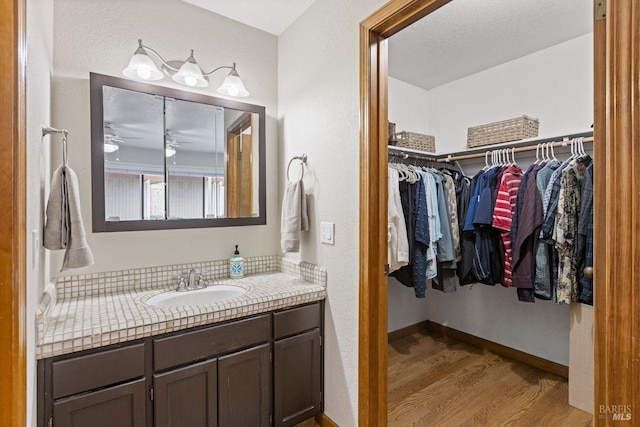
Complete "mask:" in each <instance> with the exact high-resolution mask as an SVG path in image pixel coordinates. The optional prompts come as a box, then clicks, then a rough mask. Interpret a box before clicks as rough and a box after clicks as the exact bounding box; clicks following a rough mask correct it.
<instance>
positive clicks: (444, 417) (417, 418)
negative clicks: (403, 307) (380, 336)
mask: <svg viewBox="0 0 640 427" xmlns="http://www.w3.org/2000/svg"><path fill="white" fill-rule="evenodd" d="M388 373H389V388H388V393H389V394H388V397H389V412H388V425H389V426H398V427H399V426H402V427H404V426H428V427H432V426H435V427H449V426H491V427H497V426H517V427H521V426H532V427H533V426H536V427H537V426H553V427H560V426H567V427H573V426H591V425H592V420H591V415H590V414H588V413H586V412H583V411H580V410H579V409H575V408H573V407H571V406H569V404H568V403H567V401H568V388H567V382H566V380H564V379H563V378H561V377H558V376H556V375H553V374H550V373H547V372H545V371H542V370H539V369H536V368H533V367H530V366H528V365H524V364H522V363H519V362H515V361H513V360H510V359H506V358H504V357H501V356H498V355H496V354H493V353H489V352H485V351H483V350H482V349H480V348H477V347H474V346H471V345H469V344H465V343H462V342H459V341H456V340H452V339H448V338H446V337H444V336H442V335H440V334H439V333H435V332H429V331H426V330H425V331H421V332H416V333H414V334H412V335H409V336H405V337H402V338H398V339H395V340H394V341H392V342H390V343H389V368H388Z"/></svg>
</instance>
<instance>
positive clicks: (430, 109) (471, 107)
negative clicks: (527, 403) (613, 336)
mask: <svg viewBox="0 0 640 427" xmlns="http://www.w3.org/2000/svg"><path fill="white" fill-rule="evenodd" d="M388 49H389V82H388V87H389V90H388V99H389V104H388V115H389V121H390V122H392V124H391V125H390V127H389V130H390V146H389V168H388V171H389V179H388V185H389V198H388V203H389V218H388V232H389V233H388V234H389V239H388V240H389V244H388V264H389V265H388V270H389V273H390V274H389V278H388V301H387V303H388V332H389V337H390V338H389V340H390V347H389V379H388V381H389V386H388V390H389V396H392V395H393V393H407V394H406V397H405V401H406V402H411V403H410V404H409V405H410V406H411V407H412V410H411V412H413V413H414V415H411V416H415V413H418V414H422V416H423V418H421V420H422V422H425V423H426V424H419V423H418V424H419V425H449V424H428V422H429V420H436V419H438V418H437V417H438V414H437V412H438V413H439V412H444V413H446V412H447V411H448V410H451V411H454V407H455V405H454V404H453V403H451V402H443V403H441V405H442V406H441V407H439V409H438V410H437V411H435V410H434V409H433V408H429V405H433V404H434V402H435V401H436V400H437V399H436V400H433V398H431V397H429V398H427V399H422V398H421V393H422V394H428V393H431V391H429V384H426V382H425V381H423V382H422V383H420V382H419V381H420V380H418V379H416V380H415V382H414V383H413V384H411V383H408V382H407V381H408V380H406V377H407V375H410V372H411V371H412V370H415V369H425V370H427V371H429V372H427V373H426V374H425V375H426V376H427V377H429V378H431V377H432V376H433V373H434V372H437V370H438V369H444V370H446V369H450V370H451V371H450V372H449V371H447V372H444V371H442V374H441V376H440V377H438V379H437V380H434V381H443V378H444V379H445V380H446V378H449V377H450V378H451V381H465V380H464V378H466V377H468V376H473V375H474V372H476V371H473V370H471V371H469V372H466V371H464V372H463V373H461V371H460V372H458V373H457V374H456V373H455V369H454V368H451V366H455V364H456V363H458V362H459V361H460V360H463V359H464V357H467V356H460V355H457V356H456V355H455V354H454V355H452V353H447V354H446V355H445V354H444V353H434V351H433V348H430V347H429V345H427V344H424V342H422V341H421V340H422V338H421V335H422V336H428V337H427V338H428V340H435V341H433V342H434V343H435V344H433V345H435V346H437V345H439V344H438V342H439V343H440V344H442V341H439V340H440V338H434V336H436V335H437V336H438V337H441V336H443V337H444V338H442V339H444V340H448V339H452V337H453V339H455V340H458V341H466V342H467V344H469V343H471V344H472V345H473V346H476V347H480V348H484V349H485V350H488V351H489V352H495V353H496V354H499V355H501V357H505V358H506V359H507V360H510V361H511V360H513V361H514V362H513V363H515V364H529V365H533V366H534V367H535V369H538V370H540V372H544V375H546V374H547V373H548V372H551V374H550V375H552V377H549V378H554V379H553V381H556V382H557V384H558V385H557V389H556V390H559V389H560V388H562V387H564V386H565V385H566V391H563V392H560V391H558V394H556V395H555V397H554V398H553V400H555V401H560V400H561V401H562V402H561V404H563V405H565V406H566V408H567V410H568V411H569V410H571V411H577V412H575V413H572V414H571V415H567V418H566V419H564V418H558V419H557V422H558V424H555V425H582V424H577V423H578V422H579V421H577V420H582V418H581V417H582V416H583V415H584V419H590V417H591V415H589V414H590V413H592V412H593V410H592V408H593V381H594V365H593V297H592V285H593V280H592V277H591V276H592V272H593V270H592V268H591V267H592V265H593V259H592V258H593V204H594V202H597V201H594V199H593V175H594V173H595V171H597V164H598V159H596V158H594V154H593V147H594V145H595V144H597V143H598V141H594V138H593V123H594V83H593V75H594V71H593V69H594V65H593V64H594V55H593V51H594V47H593V5H592V3H591V2H584V1H580V0H569V1H562V2H554V1H532V0H527V1H525V2H513V1H508V0H487V1H482V2H478V1H475V0H453V1H451V2H449V3H448V4H446V5H444V6H443V7H441V8H440V9H438V10H436V11H435V12H433V13H431V14H429V15H428V16H426V17H425V18H423V19H422V20H419V21H418V22H416V23H415V24H413V25H411V26H410V27H408V28H406V29H404V30H402V31H400V32H399V33H397V34H395V35H394V36H392V37H391V38H390V39H389V42H388ZM507 122H509V123H507ZM501 126H502V128H501ZM492 127H493V128H496V129H501V131H503V132H504V133H505V134H503V135H502V137H501V136H500V135H497V136H496V139H495V142H494V143H491V142H490V139H489V137H487V139H483V137H482V136H478V135H480V134H479V133H478V132H487V135H495V133H496V132H493V131H494V130H495V129H493V128H492ZM514 127H524V128H527V127H530V128H531V129H524V131H523V132H521V133H520V134H517V135H516V136H509V135H506V133H507V131H508V130H509V129H512V128H514ZM533 128H535V129H533ZM492 132H493V133H492ZM498 133H499V132H498ZM482 135H484V134H482ZM500 138H502V139H500ZM488 141H489V142H488ZM416 144H417V145H416ZM417 188H419V189H417ZM416 198H419V202H418V201H417V199H416ZM425 331H429V332H425ZM430 334H436V335H433V336H432V335H430ZM416 337H417V338H416ZM416 340H417V341H416ZM447 342H449V341H447ZM429 343H431V341H429ZM449 344H450V345H451V346H453V347H452V348H453V349H454V350H455V349H456V347H455V345H457V344H453V343H450V342H449ZM449 351H451V348H449ZM456 351H457V350H456ZM421 352H422V353H421ZM454 353H455V351H454ZM403 354H404V356H403ZM421 354H423V356H424V357H422V356H421ZM409 356H410V358H409ZM438 357H440V358H447V357H451V358H454V359H455V360H452V365H449V364H443V363H444V362H443V361H442V360H437V358H438ZM394 363H395V364H394ZM445 365H446V367H445ZM439 366H440V367H439ZM460 366H461V367H460V368H459V369H461V370H465V369H467V367H463V365H460ZM464 366H466V365H464ZM513 366H515V365H513ZM513 366H512V368H511V369H512V370H513V371H516V370H517V369H520V368H516V367H513ZM523 369H524V368H523ZM545 371H546V372H545ZM414 372H415V371H414ZM536 372H537V371H536ZM541 375H543V374H541ZM401 377H404V379H403V380H402V381H401V380H400V379H399V378H401ZM544 378H546V377H544ZM470 381H471V380H470ZM544 381H546V380H540V381H537V380H536V381H533V380H531V381H529V383H530V386H531V388H532V390H531V392H533V390H535V393H539V392H540V390H542V392H540V393H542V394H544V390H543V389H544V387H543V386H541V385H540V384H542V383H543V382H544ZM564 381H568V384H567V383H564V384H565V385H563V382H564ZM554 384H556V383H554ZM475 386H476V384H475V383H473V381H471V383H470V386H469V387H468V391H467V393H471V394H472V393H474V391H473V390H474V387H475ZM495 387H507V388H508V386H507V385H505V384H502V385H498V383H497V382H496V385H495ZM523 387H524V386H522V387H519V388H518V390H517V393H516V392H514V399H516V400H517V396H518V395H520V394H525V395H526V394H527V393H528V391H527V390H526V387H525V388H523ZM554 387H555V386H554ZM476 388H477V390H478V391H477V393H488V392H489V391H488V390H489V389H484V388H482V387H481V386H477V387H476ZM554 389H555V388H554ZM407 390H408V391H407ZM483 390H484V391H483ZM518 393H519V394H518ZM469 399H471V401H474V400H473V399H474V397H473V396H471V397H469ZM548 399H552V398H551V397H549V398H548ZM406 402H405V404H403V403H402V402H400V401H399V400H398V398H397V396H396V399H395V400H394V399H393V398H391V397H390V404H389V419H388V420H389V424H390V425H407V424H406V423H407V422H409V423H412V422H415V420H414V419H409V418H407V417H409V415H408V413H409V412H408V411H406V405H407V403H406ZM403 405H404V406H403ZM487 405H489V406H490V405H491V402H488V403H487ZM448 408H449V409H448ZM477 408H479V409H478V412H481V411H483V410H484V411H485V412H486V411H490V409H488V407H487V408H480V407H479V406H477ZM569 408H571V409H569ZM574 408H577V409H574ZM556 409H558V408H556ZM578 410H581V411H585V413H584V414H583V413H582V412H580V411H578ZM551 412H552V411H551ZM587 412H588V413H587ZM523 413H524V412H523ZM432 417H433V418H432ZM469 417H470V418H473V414H469ZM571 417H572V418H571ZM511 419H515V418H511ZM569 419H571V420H574V422H575V423H576V424H571V423H569V424H567V423H568V422H569V421H567V420H569ZM458 420H459V421H460V424H461V423H462V422H463V421H465V420H466V418H464V417H463V418H460V417H459V416H458ZM563 420H564V421H563ZM476 421H477V419H476ZM493 421H494V422H495V423H498V422H499V421H501V420H500V419H498V418H496V419H494V420H493ZM547 421H551V419H548V420H547ZM565 421H566V422H567V423H565V424H562V423H563V422H565ZM403 423H404V424H403ZM450 425H458V424H450ZM478 425H493V424H492V423H491V422H489V421H486V422H485V423H484V424H483V422H482V421H481V422H479V423H478Z"/></svg>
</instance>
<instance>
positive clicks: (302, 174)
mask: <svg viewBox="0 0 640 427" xmlns="http://www.w3.org/2000/svg"><path fill="white" fill-rule="evenodd" d="M294 160H300V162H302V163H301V165H300V178H298V179H302V178H303V177H304V165H305V164H306V163H307V155H306V154H303V155H301V156H294V157H292V158H291V160H289V164H288V165H287V181H290V180H291V179H290V178H289V168H291V163H292V162H293V161H294Z"/></svg>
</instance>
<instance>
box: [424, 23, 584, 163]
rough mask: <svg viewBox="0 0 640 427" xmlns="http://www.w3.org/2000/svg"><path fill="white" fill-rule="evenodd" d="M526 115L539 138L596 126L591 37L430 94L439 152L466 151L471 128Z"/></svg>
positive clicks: (448, 84) (486, 71)
mask: <svg viewBox="0 0 640 427" xmlns="http://www.w3.org/2000/svg"><path fill="white" fill-rule="evenodd" d="M523 114H527V115H529V116H533V117H536V118H538V119H540V133H539V135H540V137H547V136H549V137H551V136H558V135H562V134H565V133H577V132H584V131H586V130H589V129H590V127H591V124H592V123H593V34H592V33H591V34H585V35H584V36H580V37H578V38H575V39H573V40H569V41H567V42H564V43H561V44H559V45H556V46H552V47H550V48H547V49H544V50H541V51H539V52H536V53H533V54H531V55H527V56H524V57H522V58H518V59H515V60H513V61H510V62H507V63H505V64H502V65H499V66H497V67H493V68H490V69H488V70H485V71H482V72H480V73H477V74H473V75H471V76H468V77H465V78H462V79H460V80H456V81H453V82H451V83H447V84H445V85H442V86H439V87H436V88H433V89H431V90H430V91H429V123H430V134H431V135H434V136H435V137H436V151H437V152H439V153H446V152H451V151H458V150H463V149H464V148H465V146H466V142H467V128H468V127H470V126H476V125H481V124H484V123H490V122H494V121H498V120H504V119H509V118H513V117H517V116H521V115H523Z"/></svg>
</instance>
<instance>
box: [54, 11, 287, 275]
mask: <svg viewBox="0 0 640 427" xmlns="http://www.w3.org/2000/svg"><path fill="white" fill-rule="evenodd" d="M54 17H55V28H54V54H55V55H54V84H53V103H52V112H53V125H54V126H56V127H64V128H67V129H69V131H70V136H69V165H70V166H71V167H72V168H73V169H74V170H75V171H76V173H77V174H78V178H79V181H80V198H81V201H82V214H83V219H84V223H85V227H86V230H87V232H88V241H89V244H90V246H91V249H92V250H93V254H94V256H95V260H96V263H95V265H93V266H91V267H87V268H84V269H79V270H73V271H69V272H68V273H66V274H82V273H88V272H96V271H108V270H118V269H126V268H133V267H142V266H153V265H163V264H176V263H183V262H192V261H201V260H212V259H223V258H227V257H230V256H231V255H232V253H233V252H232V251H233V245H234V244H239V245H240V250H241V252H242V254H243V255H245V256H255V255H267V254H273V253H276V251H277V248H278V245H277V233H278V231H277V230H278V229H279V218H278V205H279V203H278V197H277V195H278V188H277V179H276V177H277V176H278V171H277V169H276V161H277V160H276V159H277V158H278V142H277V137H278V134H277V126H278V123H277V95H278V94H277V48H278V46H277V38H276V37H275V36H273V35H271V34H269V33H266V32H263V31H261V30H257V29H255V28H252V27H249V26H246V25H243V24H240V23H238V22H236V21H232V20H230V19H227V18H224V17H222V16H219V15H216V14H213V13H210V12H207V11H204V10H203V9H200V8H198V7H195V6H192V5H189V4H187V3H184V2H182V1H180V0H138V1H135V2H131V1H127V0H113V1H108V2H97V1H86V0H55V10H54ZM138 38H141V39H142V40H143V41H144V43H145V44H147V45H149V46H151V47H152V48H154V49H156V50H158V51H159V52H160V54H161V55H163V57H164V58H165V59H166V60H174V59H177V60H184V59H185V58H186V57H187V56H188V54H189V49H195V57H196V59H197V60H198V61H199V64H200V65H201V66H202V68H205V69H206V70H207V71H208V70H210V69H213V68H215V67H217V66H220V65H228V64H231V62H237V64H238V72H239V73H240V75H241V76H242V78H243V81H244V83H245V85H246V86H247V89H248V90H249V92H250V93H251V96H250V97H249V98H245V99H243V101H245V100H246V102H249V103H252V104H259V105H264V106H265V107H266V116H267V123H266V129H267V134H266V144H267V147H266V161H267V183H266V184H267V225H266V226H251V227H227V228H204V229H202V228H200V229H192V230H163V231H142V232H117V233H96V234H93V233H91V167H90V142H91V135H90V117H89V109H90V108H89V101H90V98H89V72H96V73H100V74H107V75H112V76H117V77H122V70H123V68H124V67H125V66H126V65H127V63H128V61H129V59H130V58H131V55H133V52H134V51H135V49H136V46H137V40H138ZM225 76H226V74H225V73H224V72H219V73H216V74H215V75H214V76H213V78H212V79H211V84H210V85H209V87H208V88H204V89H194V91H197V92H199V93H205V94H209V95H213V96H218V94H217V92H216V91H215V89H216V88H217V87H218V86H219V85H220V84H221V83H222V80H223V79H224V77H225ZM157 84H159V85H162V86H169V87H174V88H179V89H182V90H184V89H185V87H184V86H180V85H178V84H176V83H174V82H173V81H172V80H171V79H168V78H165V79H164V80H161V81H160V82H158V83H157ZM52 157H53V160H52V167H54V168H55V167H57V166H58V165H59V162H60V160H59V159H60V157H59V152H58V150H56V151H54V152H53V153H52ZM61 263H62V253H55V254H54V255H53V256H52V259H51V271H52V274H53V275H54V276H55V275H58V274H59V273H57V272H58V271H59V268H60V265H61Z"/></svg>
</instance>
